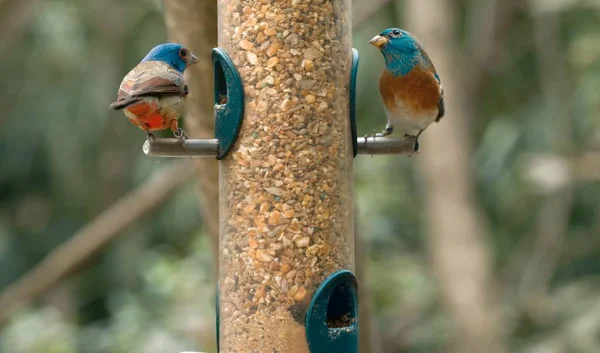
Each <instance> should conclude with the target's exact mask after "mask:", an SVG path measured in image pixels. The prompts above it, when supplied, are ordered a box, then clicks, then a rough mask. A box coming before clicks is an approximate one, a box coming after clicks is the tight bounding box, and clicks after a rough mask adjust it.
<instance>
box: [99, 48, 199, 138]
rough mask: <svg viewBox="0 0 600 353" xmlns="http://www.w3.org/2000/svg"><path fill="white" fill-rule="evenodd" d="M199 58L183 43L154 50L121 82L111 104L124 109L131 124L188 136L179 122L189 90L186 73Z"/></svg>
mask: <svg viewBox="0 0 600 353" xmlns="http://www.w3.org/2000/svg"><path fill="white" fill-rule="evenodd" d="M197 62H198V58H197V57H196V56H195V55H194V54H192V53H191V52H190V51H189V49H187V48H186V47H184V46H183V45H180V44H174V43H165V44H160V45H157V46H156V47H154V48H153V49H152V50H150V52H149V53H148V54H147V55H146V56H145V57H144V59H142V61H141V62H140V63H139V64H138V65H137V66H136V67H134V68H133V69H132V70H131V71H130V72H129V73H128V74H127V75H126V76H125V78H123V81H122V82H121V86H120V87H119V93H118V95H117V101H116V102H114V103H112V104H111V105H110V107H111V108H113V109H115V110H120V109H124V112H125V116H127V118H128V119H129V121H130V122H131V123H132V124H134V125H136V126H138V127H139V128H140V129H142V130H144V131H145V132H146V134H147V136H148V138H149V139H151V138H153V137H154V135H153V134H152V133H151V131H158V130H166V129H171V131H172V132H173V135H174V136H175V137H177V138H178V139H180V140H183V139H184V138H185V137H186V134H185V132H184V131H183V130H182V129H181V128H180V127H179V126H178V124H177V120H178V119H179V118H181V116H182V115H183V113H184V103H185V98H186V97H187V95H188V93H189V88H188V86H187V84H186V83H185V80H184V78H183V72H184V71H185V69H186V68H188V67H189V66H190V65H193V64H195V63H197Z"/></svg>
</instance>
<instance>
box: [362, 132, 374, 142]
mask: <svg viewBox="0 0 600 353" xmlns="http://www.w3.org/2000/svg"><path fill="white" fill-rule="evenodd" d="M376 136H377V133H376V132H375V130H373V131H372V132H371V133H369V134H366V135H365V136H364V139H365V143H367V140H368V139H369V138H371V137H376Z"/></svg>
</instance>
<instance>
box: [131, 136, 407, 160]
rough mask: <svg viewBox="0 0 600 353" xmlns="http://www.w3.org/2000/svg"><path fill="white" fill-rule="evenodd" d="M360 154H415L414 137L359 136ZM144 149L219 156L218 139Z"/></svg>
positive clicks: (168, 141)
mask: <svg viewBox="0 0 600 353" xmlns="http://www.w3.org/2000/svg"><path fill="white" fill-rule="evenodd" d="M357 142H358V154H367V155H380V154H403V155H412V154H414V153H415V152H414V146H415V140H414V138H410V137H404V138H395V137H368V138H364V137H359V138H357ZM142 149H143V151H144V153H145V154H146V155H147V156H150V157H217V154H218V152H219V141H218V140H217V139H186V140H184V141H183V143H182V142H181V141H179V140H177V139H174V138H164V139H163V138H155V139H153V140H147V141H146V142H144V146H143V148H142Z"/></svg>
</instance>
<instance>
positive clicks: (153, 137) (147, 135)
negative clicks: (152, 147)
mask: <svg viewBox="0 0 600 353" xmlns="http://www.w3.org/2000/svg"><path fill="white" fill-rule="evenodd" d="M155 138H156V136H154V134H153V133H151V132H150V131H146V140H148V141H154V139H155Z"/></svg>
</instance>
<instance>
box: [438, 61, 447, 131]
mask: <svg viewBox="0 0 600 353" xmlns="http://www.w3.org/2000/svg"><path fill="white" fill-rule="evenodd" d="M435 79H436V80H437V82H438V83H439V85H440V100H439V101H438V116H437V118H436V119H435V121H436V122H439V121H440V120H442V118H443V117H444V115H445V114H446V104H445V103H444V87H443V86H442V81H441V80H440V76H438V74H437V73H436V74H435Z"/></svg>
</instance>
